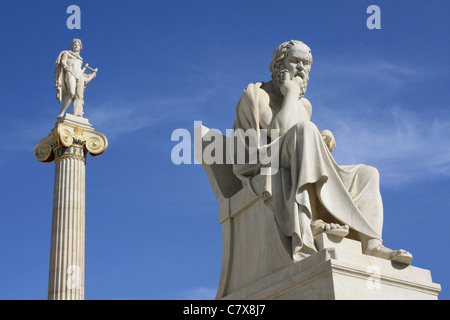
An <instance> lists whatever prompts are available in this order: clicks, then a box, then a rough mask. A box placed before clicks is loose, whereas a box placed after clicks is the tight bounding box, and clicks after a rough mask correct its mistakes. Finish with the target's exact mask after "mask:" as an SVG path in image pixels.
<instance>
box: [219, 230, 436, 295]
mask: <svg viewBox="0 0 450 320" xmlns="http://www.w3.org/2000/svg"><path fill="white" fill-rule="evenodd" d="M324 238H325V239H324ZM315 240H316V243H319V244H322V245H323V244H324V243H325V247H324V248H322V249H321V250H320V251H319V252H317V253H316V254H313V255H311V256H310V257H308V258H305V259H303V260H301V261H298V262H295V263H292V264H291V265H290V266H287V267H284V268H282V269H280V270H278V271H276V272H273V273H271V274H269V275H267V276H265V277H263V278H261V279H259V280H257V281H255V282H253V283H251V284H248V285H246V286H245V287H242V288H239V289H237V290H236V291H234V292H231V293H229V294H227V295H225V296H223V297H221V299H254V300H263V299H282V300H291V299H294V300H435V299H437V298H438V294H439V292H440V291H441V287H440V285H439V284H436V283H433V281H432V279H431V273H430V271H429V270H425V269H420V268H416V267H413V266H407V267H406V266H404V265H400V264H395V263H392V262H390V261H388V260H384V259H379V258H375V257H371V256H368V255H365V254H362V253H361V252H358V251H355V248H358V247H359V249H360V248H361V245H360V243H359V242H357V241H354V240H350V239H343V240H344V241H336V240H335V239H332V240H331V241H330V240H329V239H327V236H326V235H319V236H316V239H315ZM331 244H332V245H333V246H334V247H331V248H330V247H328V246H329V245H330V246H331Z"/></svg>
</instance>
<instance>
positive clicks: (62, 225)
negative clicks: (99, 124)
mask: <svg viewBox="0 0 450 320" xmlns="http://www.w3.org/2000/svg"><path fill="white" fill-rule="evenodd" d="M107 146H108V142H107V139H106V137H105V136H104V135H103V134H101V133H99V132H96V131H94V130H93V128H92V126H91V125H90V124H89V122H88V121H87V119H84V118H81V117H75V116H71V115H68V114H66V115H65V117H64V118H63V119H61V120H60V121H58V122H57V123H56V125H55V128H54V129H53V130H52V132H51V133H50V134H49V135H48V136H47V137H46V138H45V139H43V140H42V141H41V142H39V143H38V145H37V146H36V148H35V156H36V158H37V159H38V160H39V161H41V162H51V161H54V162H55V184H54V192H53V217H52V235H51V246H50V271H49V283H48V299H49V300H83V299H84V264H85V253H84V250H85V241H84V239H85V172H86V171H85V167H86V155H87V153H90V154H91V155H93V156H98V155H100V154H102V153H103V152H104V151H105V150H106V148H107Z"/></svg>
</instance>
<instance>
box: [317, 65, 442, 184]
mask: <svg viewBox="0 0 450 320" xmlns="http://www.w3.org/2000/svg"><path fill="white" fill-rule="evenodd" d="M325 65H326V68H327V74H328V76H329V79H327V81H329V82H326V83H324V82H322V83H320V82H319V87H316V88H315V91H314V92H317V94H315V95H313V96H312V97H310V99H311V101H312V103H313V120H312V121H313V122H315V121H318V122H319V123H323V124H325V125H326V126H329V127H327V128H323V129H331V130H332V131H333V133H334V135H335V137H336V140H337V148H336V150H335V151H334V152H333V153H334V156H335V158H336V160H337V161H338V163H339V164H357V163H365V164H368V165H372V166H375V167H377V168H378V169H379V171H380V173H381V182H382V184H384V185H386V186H392V187H396V186H402V185H404V184H407V183H411V182H417V181H420V180H425V179H437V178H442V177H449V176H450V144H449V143H446V141H448V140H449V139H450V115H449V114H448V113H447V114H446V115H444V116H442V114H441V115H439V116H438V115H433V114H431V113H429V112H428V113H427V112H424V109H423V106H422V105H421V104H422V103H423V102H421V101H416V102H414V103H413V104H411V102H408V103H406V102H404V103H402V102H400V103H399V102H398V101H399V100H400V101H401V100H403V99H402V97H401V94H400V95H399V94H398V90H399V89H401V88H405V87H407V86H408V85H410V84H411V83H412V82H415V81H417V80H419V79H420V80H423V78H424V77H429V78H430V79H432V77H433V75H434V74H435V73H434V72H433V71H430V70H429V71H427V72H426V71H425V70H423V69H420V68H416V67H415V66H408V65H405V64H402V63H398V64H396V63H394V62H389V63H388V62H385V61H383V60H382V59H380V60H379V61H376V60H372V63H371V64H370V65H367V63H366V62H365V61H364V62H363V61H361V60H359V61H358V60H351V59H349V60H348V63H347V64H346V65H345V67H342V64H340V63H337V64H331V63H325ZM342 74H346V79H347V80H348V81H347V82H339V81H338V79H339V78H341V75H342ZM364 79H365V80H364ZM364 81H365V83H362V82H364ZM330 83H331V84H332V89H330V88H328V86H329V85H330ZM310 85H311V86H312V85H313V82H312V83H311V84H310ZM368 85H369V86H370V85H372V87H367V86H368ZM374 86H376V87H377V90H379V92H382V93H383V94H382V95H368V94H367V92H368V91H370V90H371V89H372V88H373V87H374ZM352 88H353V89H352ZM364 88H366V90H364ZM336 92H340V93H339V94H338V95H337V94H336ZM342 92H345V97H346V98H336V97H343V96H344V95H343V94H342ZM347 97H348V98H347ZM388 97H396V99H395V101H396V102H395V103H390V102H389V98H388ZM405 98H406V97H405ZM315 101H317V103H316V105H314V102H315ZM330 102H331V103H330ZM314 110H318V111H317V112H318V113H317V112H316V113H315V112H314Z"/></svg>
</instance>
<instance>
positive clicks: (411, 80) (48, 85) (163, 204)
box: [0, 0, 450, 299]
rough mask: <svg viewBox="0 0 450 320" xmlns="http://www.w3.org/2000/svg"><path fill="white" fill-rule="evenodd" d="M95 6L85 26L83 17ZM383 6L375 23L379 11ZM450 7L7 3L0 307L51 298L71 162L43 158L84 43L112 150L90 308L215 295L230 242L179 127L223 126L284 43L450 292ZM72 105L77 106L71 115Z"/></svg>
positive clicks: (316, 101)
mask: <svg viewBox="0 0 450 320" xmlns="http://www.w3.org/2000/svg"><path fill="white" fill-rule="evenodd" d="M71 4H76V5H78V6H79V7H80V9H81V29H80V30H69V29H68V28H67V27H66V20H67V18H68V17H69V14H67V13H66V9H67V7H68V6H69V5H71ZM371 4H376V5H378V6H379V7H380V8H381V29H380V30H369V29H368V28H367V27H366V20H367V18H368V17H369V15H368V14H367V13H366V9H367V7H368V6H369V5H371ZM449 12H450V2H449V1H446V0H440V1H438V0H428V1H425V0H421V1H400V0H398V1H385V0H371V1H366V0H358V1H356V0H345V1H302V0H296V1H286V0H280V1H276V2H275V1H261V0H259V1H253V0H246V1H234V0H227V1H215V0H210V1H198V0H192V1H170V0H169V1H158V2H156V1H133V0H130V1H126V2H125V1H115V2H109V1H78V0H77V1H70V2H69V1H24V0H18V1H6V0H4V1H1V2H0V43H1V45H0V48H1V50H0V58H1V59H0V61H2V72H1V74H0V90H1V94H0V110H1V114H2V126H1V127H0V199H1V206H0V217H1V223H0V252H1V260H0V299H46V298H47V285H48V267H49V255H50V252H49V251H50V232H51V215H52V194H53V177H54V164H53V163H49V164H44V163H40V162H38V161H37V160H36V159H35V158H34V156H33V149H34V146H35V145H36V143H37V142H39V141H40V140H41V139H42V138H44V137H45V136H46V135H47V134H48V133H49V132H50V130H51V129H52V128H53V126H54V123H55V121H56V116H57V114H58V113H59V110H60V105H59V104H58V103H57V101H56V98H55V89H54V82H53V72H54V67H55V60H56V58H57V56H58V54H59V52H60V51H62V50H67V49H68V48H69V46H70V43H71V41H72V39H73V38H80V39H82V41H83V51H82V53H81V55H82V57H83V58H84V61H85V62H87V63H89V65H90V66H91V67H94V68H99V72H98V75H97V78H96V79H94V80H93V81H92V82H91V83H89V85H88V87H87V89H86V92H85V117H86V118H88V119H89V121H90V122H91V123H92V124H93V126H94V127H95V129H96V130H98V131H100V132H102V133H104V134H105V135H106V136H107V137H108V139H109V147H108V150H107V151H106V152H105V154H103V155H102V156H101V157H98V158H92V157H89V158H88V161H87V167H86V290H85V298H86V299H212V298H214V296H215V292H216V289H217V285H218V281H219V275H220V267H221V250H222V234H221V226H220V224H219V223H218V208H217V207H218V202H217V200H216V199H215V196H214V194H213V192H212V189H211V187H210V185H209V181H208V179H207V177H206V174H205V172H204V171H203V169H202V167H201V166H200V165H195V164H191V165H178V166H177V165H174V164H173V163H172V161H171V157H170V154H171V150H172V148H173V147H174V146H175V145H176V142H172V141H171V139H170V138H171V134H172V132H173V131H174V130H176V129H178V128H185V129H188V130H189V131H190V132H191V133H192V134H193V126H194V121H202V123H203V124H204V125H205V126H207V127H210V128H217V129H219V130H221V131H222V132H225V130H226V129H228V128H231V127H232V125H233V122H234V108H235V106H236V103H237V101H238V100H239V98H240V96H241V94H242V90H243V89H245V88H246V86H247V84H248V83H250V82H256V81H266V80H269V79H270V74H269V70H268V66H269V63H270V59H271V55H272V52H273V50H274V49H275V47H276V46H277V45H278V44H280V43H281V42H284V41H287V40H291V39H296V40H301V41H303V42H305V43H307V44H308V45H309V46H310V47H311V49H312V54H313V57H314V64H313V67H312V72H311V74H310V82H309V86H308V92H307V93H306V97H307V98H308V99H309V100H310V101H311V103H312V106H313V115H312V121H313V122H314V123H315V124H316V125H317V126H318V127H319V129H321V130H323V129H329V130H331V131H332V132H333V133H334V135H335V137H336V142H337V148H336V150H335V151H334V152H333V154H334V156H335V159H336V161H337V162H338V163H339V164H357V163H365V164H368V165H372V166H375V167H377V168H378V169H379V171H380V174H381V194H382V196H383V203H384V211H385V226H384V231H383V238H384V243H385V245H387V246H388V247H391V248H403V249H406V250H408V251H410V252H411V253H412V254H413V255H414V260H413V265H414V266H417V267H421V268H425V269H430V270H431V274H432V277H433V280H434V282H436V283H440V284H441V285H442V293H441V295H440V298H441V299H449V298H450V293H449V291H448V290H449V289H448V288H449V286H450V278H449V273H448V269H449V265H450V254H449V249H448V244H449V243H450V241H449V240H450V236H449V231H448V229H447V228H448V227H449V222H450V221H449V216H450V197H449V191H450V143H449V141H450V109H449V101H450V90H449V74H450V62H449V51H450V33H449V27H450V23H449V19H448V13H449ZM69 110H71V108H70V109H69Z"/></svg>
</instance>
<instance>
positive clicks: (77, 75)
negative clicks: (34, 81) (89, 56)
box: [55, 39, 97, 119]
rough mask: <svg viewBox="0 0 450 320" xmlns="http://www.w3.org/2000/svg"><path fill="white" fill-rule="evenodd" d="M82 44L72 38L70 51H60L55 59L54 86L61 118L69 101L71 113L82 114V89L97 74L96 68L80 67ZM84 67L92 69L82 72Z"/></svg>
mask: <svg viewBox="0 0 450 320" xmlns="http://www.w3.org/2000/svg"><path fill="white" fill-rule="evenodd" d="M82 48H83V45H82V43H81V40H80V39H74V40H73V42H72V44H71V46H70V51H62V52H61V53H60V54H59V56H58V59H57V60H56V69H55V87H56V98H57V99H58V101H59V102H62V107H61V111H60V113H59V115H58V117H57V118H58V119H60V118H62V116H63V115H64V113H65V112H66V110H67V108H68V107H69V105H70V103H71V102H72V101H73V114H74V115H75V116H79V117H82V116H83V114H84V113H83V105H84V90H85V89H86V84H87V83H89V82H90V81H91V80H92V79H94V78H95V77H96V75H97V69H95V70H94V69H92V68H89V66H88V64H86V65H85V66H84V68H82V65H83V58H81V56H80V51H81V50H82ZM86 68H88V69H90V70H92V71H93V72H92V73H90V74H86V73H84V71H85V70H86Z"/></svg>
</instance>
